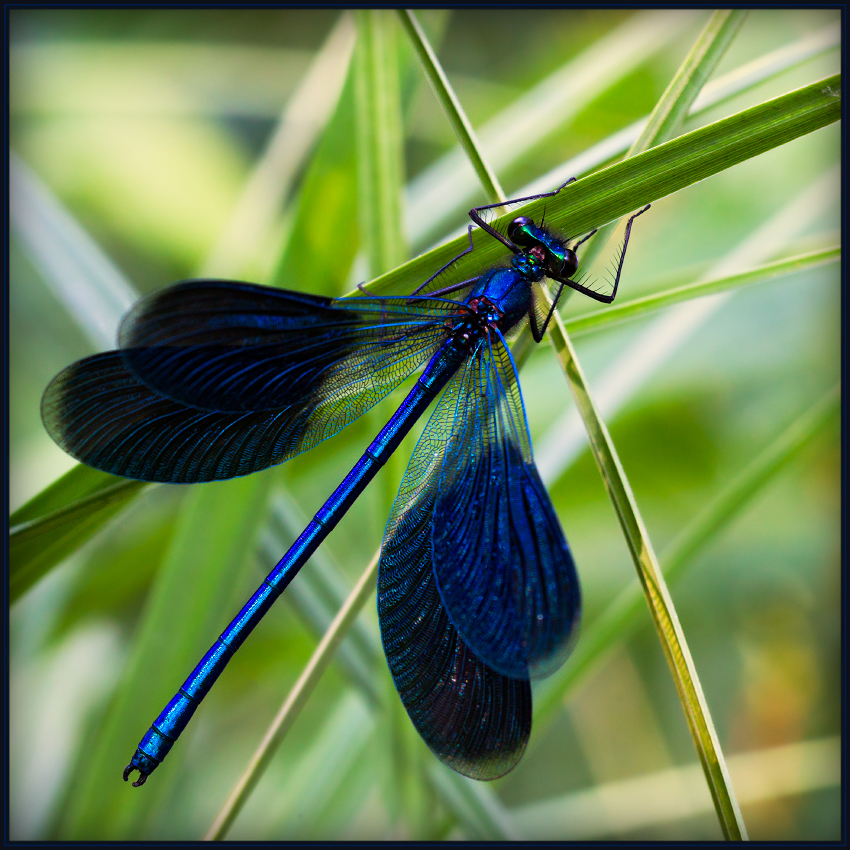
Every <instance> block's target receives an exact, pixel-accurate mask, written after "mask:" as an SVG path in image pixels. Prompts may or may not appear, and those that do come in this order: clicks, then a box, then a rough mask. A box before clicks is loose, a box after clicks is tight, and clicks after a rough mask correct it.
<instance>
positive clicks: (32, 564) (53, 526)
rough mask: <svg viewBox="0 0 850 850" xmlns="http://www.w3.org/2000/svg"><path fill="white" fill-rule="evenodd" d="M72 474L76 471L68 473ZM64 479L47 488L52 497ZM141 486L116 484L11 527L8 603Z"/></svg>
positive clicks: (136, 492)
mask: <svg viewBox="0 0 850 850" xmlns="http://www.w3.org/2000/svg"><path fill="white" fill-rule="evenodd" d="M74 472H76V469H72V470H71V473H74ZM69 474H70V473H69ZM67 477H68V476H67V475H66V476H63V478H61V479H60V480H59V481H58V482H56V483H55V484H54V485H52V487H51V488H48V489H49V490H50V491H51V493H52V494H55V493H56V491H57V490H58V489H60V488H61V487H62V486H63V483H64V482H66V480H67ZM77 477H84V478H89V477H90V476H77ZM144 486H145V482H144V481H130V480H127V479H124V480H119V481H118V482H117V483H112V484H109V485H108V486H104V487H101V488H99V489H98V491H97V492H94V493H92V494H91V495H89V496H86V497H84V498H81V499H76V500H75V501H73V502H72V503H71V504H69V505H67V506H66V507H64V508H60V509H59V510H56V511H53V512H51V513H48V514H46V515H43V516H40V517H39V518H38V519H34V520H31V521H29V522H24V523H21V524H20V525H17V526H14V527H12V528H11V529H10V533H9V595H10V602H12V603H14V602H15V601H16V600H18V599H19V598H20V597H21V596H22V595H23V594H24V593H26V592H27V591H28V590H29V589H30V588H31V587H32V586H33V585H34V584H35V583H36V582H37V581H38V580H39V579H40V578H42V576H44V575H45V574H46V573H47V572H49V571H50V570H51V569H52V568H53V567H54V566H56V564H59V563H61V562H62V561H63V560H64V559H65V558H67V557H68V556H69V555H70V554H72V553H73V552H75V551H76V550H77V549H79V547H80V546H82V544H83V543H85V542H86V541H87V540H88V539H89V538H90V537H91V536H92V535H93V534H94V533H95V532H96V531H97V530H98V529H100V528H101V527H102V526H103V525H104V524H105V523H106V522H108V521H109V520H110V519H112V517H113V516H115V514H117V513H118V512H119V511H120V510H121V509H122V508H124V507H125V506H126V505H127V504H128V503H129V502H130V501H131V500H132V499H133V498H135V496H137V495H138V493H139V492H140V491H141V490H142V488H143V487H144ZM42 496H43V497H44V499H45V500H46V498H47V496H46V495H45V493H42V494H41V495H40V496H39V497H36V498H41V497H42ZM25 507H26V506H25Z"/></svg>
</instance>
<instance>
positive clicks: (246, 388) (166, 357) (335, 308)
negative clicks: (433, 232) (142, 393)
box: [119, 280, 458, 411]
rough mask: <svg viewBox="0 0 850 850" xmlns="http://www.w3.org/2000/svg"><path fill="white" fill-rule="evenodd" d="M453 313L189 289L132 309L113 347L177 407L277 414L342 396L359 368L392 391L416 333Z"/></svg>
mask: <svg viewBox="0 0 850 850" xmlns="http://www.w3.org/2000/svg"><path fill="white" fill-rule="evenodd" d="M457 309H458V308H457V306H456V305H454V304H453V303H451V302H449V301H446V300H439V299H417V300H416V301H415V302H409V301H408V300H407V299H405V298H376V297H371V296H366V297H358V298H344V299H330V298H323V297H321V296H317V295H309V294H306V293H301V292H290V291H287V290H284V289H276V288H274V287H270V286H257V285H255V284H250V283H237V282H234V281H223V280H190V281H186V282H185V283H180V284H177V285H176V286H171V287H169V288H168V289H165V290H163V291H161V292H158V293H156V294H155V295H153V296H151V297H150V298H146V299H143V300H142V301H140V302H139V303H138V304H137V305H136V306H135V307H134V308H133V309H132V310H131V311H130V312H129V313H128V314H127V316H126V317H125V318H124V320H123V321H122V323H121V330H120V333H119V344H120V347H121V349H122V355H123V357H124V362H125V363H126V365H127V367H128V368H129V369H130V370H131V371H132V372H133V373H134V374H135V375H136V376H137V377H138V378H139V379H140V380H141V381H143V382H144V383H145V384H147V385H148V386H149V387H150V388H151V389H154V390H156V391H157V392H159V393H162V394H163V395H167V396H170V397H171V398H174V399H176V400H177V401H182V402H184V403H185V404H190V405H193V406H195V407H202V408H205V409H207V410H230V411H246V410H278V409H280V408H282V407H286V406H288V405H290V404H293V403H301V402H303V400H304V398H305V397H306V396H307V395H308V394H310V393H313V392H314V391H315V390H316V388H317V387H319V386H321V387H324V388H325V395H328V394H330V395H333V394H343V395H350V394H351V391H350V387H349V386H348V384H349V382H350V381H351V380H352V377H353V376H354V380H355V381H356V380H358V379H359V380H360V381H362V380H363V379H364V376H363V374H361V373H363V372H364V371H365V370H367V369H368V370H369V371H370V372H372V373H373V375H372V378H373V380H374V382H376V383H379V382H382V381H384V382H386V383H389V384H391V385H392V386H395V385H396V384H397V383H398V380H396V375H397V374H399V373H401V374H402V375H403V376H407V375H408V374H409V373H410V371H412V369H413V368H415V366H416V365H419V363H420V362H421V357H420V351H421V345H419V344H418V342H419V337H420V336H421V331H422V329H423V328H422V326H423V325H426V326H429V325H430V326H433V325H434V323H435V322H436V324H439V323H441V322H442V321H443V320H444V318H445V317H446V316H447V315H450V314H452V313H455V312H457ZM424 330H425V335H426V336H429V328H428V327H426V328H425V329H424ZM411 358H412V359H413V360H415V364H414V366H412V367H411V366H410V365H409V364H410V360H411ZM367 380H368V377H367Z"/></svg>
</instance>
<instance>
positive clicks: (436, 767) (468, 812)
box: [428, 762, 521, 841]
mask: <svg viewBox="0 0 850 850" xmlns="http://www.w3.org/2000/svg"><path fill="white" fill-rule="evenodd" d="M428 774H429V776H430V778H431V782H432V783H433V785H434V788H435V789H436V790H437V792H438V793H439V794H440V796H441V797H442V799H443V800H444V801H449V802H446V803H445V804H446V805H447V807H448V808H449V810H450V811H451V812H452V813H453V814H454V815H455V817H456V818H457V819H458V821H459V822H460V823H461V824H462V825H463V827H464V830H465V831H466V838H467V839H468V840H477V841H517V840H519V839H520V837H521V836H519V835H518V834H517V832H516V830H515V829H514V827H513V824H512V822H511V817H510V815H509V814H508V812H507V811H506V810H504V809H503V807H502V805H501V803H500V802H499V801H498V797H496V795H495V794H493V793H492V792H490V791H489V789H488V788H487V786H486V785H483V784H482V783H480V782H479V783H476V782H475V780H470V779H467V778H466V777H464V776H461V775H460V774H458V773H455V772H454V771H453V770H452V769H451V768H448V767H445V766H444V765H443V764H441V763H433V762H432V764H431V765H430V767H429V769H428Z"/></svg>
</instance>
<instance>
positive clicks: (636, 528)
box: [550, 312, 746, 841]
mask: <svg viewBox="0 0 850 850" xmlns="http://www.w3.org/2000/svg"><path fill="white" fill-rule="evenodd" d="M553 319H554V320H555V322H556V324H555V327H554V328H552V329H551V331H550V337H551V339H552V343H553V345H554V346H555V351H556V353H557V355H558V360H559V362H560V363H561V367H562V368H563V370H564V374H565V375H566V377H567V381H568V382H569V385H570V389H571V390H572V393H573V398H574V399H575V402H576V406H577V407H578V409H579V411H580V413H581V417H582V419H583V421H584V424H585V427H586V428H587V432H588V436H589V438H590V445H591V450H592V452H593V456H594V459H595V460H596V465H597V466H598V467H599V472H600V474H601V475H602V480H603V483H604V484H605V489H606V490H607V491H608V496H609V497H610V499H611V503H612V504H613V506H614V510H615V512H616V514H617V518H618V520H619V521H620V527H621V528H622V530H623V534H624V536H625V538H626V543H627V545H628V547H629V551H630V552H631V555H632V560H633V561H634V564H635V568H636V569H637V571H638V577H639V578H640V581H641V585H642V586H643V590H644V594H645V596H646V599H647V602H648V604H649V609H650V613H651V615H652V620H653V622H654V624H655V627H656V629H657V631H658V635H659V638H660V639H661V645H662V647H663V649H664V653H665V655H666V656H667V661H668V663H669V665H670V670H671V672H672V674H673V681H674V682H675V684H676V690H677V691H678V692H679V699H680V700H681V703H682V708H683V709H684V711H685V717H686V719H687V721H688V726H689V728H690V731H691V736H692V738H693V740H694V745H695V746H696V749H697V755H698V756H699V759H700V762H701V763H702V766H703V770H704V772H705V778H706V781H707V782H708V787H709V791H710V792H711V796H712V799H713V800H714V805H715V808H716V810H717V816H718V818H719V819H720V826H721V829H722V830H723V834H724V836H725V837H726V838H727V839H728V840H733V841H740V840H743V839H746V828H745V827H744V822H743V820H742V818H741V812H740V810H739V808H738V804H737V802H736V801H735V795H734V792H733V790H732V785H731V782H730V780H729V773H728V770H727V769H726V765H725V763H724V760H723V753H722V751H721V749H720V743H719V741H718V739H717V733H716V732H715V730H714V725H713V723H712V720H711V713H710V712H709V710H708V705H707V703H706V701H705V696H704V695H703V693H702V687H701V685H700V682H699V677H698V676H697V672H696V668H695V667H694V663H693V659H692V658H691V655H690V651H689V649H688V645H687V641H686V639H685V635H684V632H683V631H682V627H681V625H680V624H679V620H678V617H677V616H676V611H675V608H674V606H673V600H672V599H671V598H670V594H669V593H668V591H667V587H666V585H665V583H664V578H663V576H662V575H661V569H660V567H659V566H658V561H657V560H656V558H655V553H654V552H653V550H652V544H651V543H650V540H649V536H648V535H647V533H646V529H645V527H644V525H643V520H642V519H641V516H640V512H639V511H638V507H637V503H636V502H635V498H634V495H633V494H632V491H631V487H630V486H629V482H628V479H627V478H626V475H625V472H624V471H623V468H622V466H621V464H620V459H619V457H618V456H617V451H616V449H615V448H614V444H613V442H612V441H611V436H610V434H609V433H608V429H607V427H606V426H605V423H604V422H603V421H602V419H601V418H600V416H599V413H598V411H597V409H596V406H595V405H594V403H593V400H592V399H591V397H590V393H589V391H588V389H587V384H586V382H585V380H584V375H583V373H582V370H581V367H580V366H579V364H578V361H577V360H576V356H575V352H574V350H573V347H572V343H571V342H570V340H569V337H568V336H567V332H566V330H565V329H564V325H563V322H562V321H561V318H560V315H559V314H558V313H557V312H556V313H555V314H554V316H553Z"/></svg>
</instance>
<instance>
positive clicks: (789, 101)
mask: <svg viewBox="0 0 850 850" xmlns="http://www.w3.org/2000/svg"><path fill="white" fill-rule="evenodd" d="M840 115H841V88H840V77H838V76H835V77H830V78H828V79H826V80H822V81H820V82H818V83H815V84H813V85H810V86H806V87H804V88H801V89H798V90H796V91H793V92H789V93H788V94H784V95H781V96H780V97H777V98H774V99H773V100H769V101H767V102H765V103H761V104H758V105H757V106H754V107H751V108H750V109H745V110H743V111H742V112H738V113H736V114H735V115H731V116H729V117H728V118H723V119H721V120H719V121H715V122H714V123H713V124H709V125H708V126H706V127H701V128H699V129H698V130H693V131H692V132H690V133H687V134H686V135H684V136H679V137H678V138H675V139H672V140H671V141H669V142H665V143H664V144H663V145H658V146H656V147H654V148H651V149H650V150H648V151H645V152H644V153H642V154H638V155H637V156H634V157H630V158H629V159H627V160H625V161H623V162H619V163H616V164H615V165H611V166H609V167H608V168H605V169H603V170H602V171H598V172H595V173H594V174H591V175H588V176H586V177H583V178H582V179H581V180H578V181H576V182H575V183H571V184H570V185H569V186H566V187H565V188H564V189H562V190H561V192H559V193H558V194H557V195H556V196H555V197H553V198H544V199H541V200H538V201H532V202H531V203H529V204H527V205H526V206H525V207H523V208H522V213H523V214H524V215H528V216H530V217H531V218H532V219H534V218H535V217H536V218H539V217H540V214H541V213H542V212H543V211H544V208H545V213H546V221H547V222H548V223H549V224H550V225H551V227H552V228H553V229H555V230H558V231H560V232H563V233H567V234H580V233H587V232H589V231H590V230H593V228H594V227H600V226H601V225H603V224H605V223H607V222H609V221H612V220H613V219H615V218H619V217H620V216H622V215H625V214H626V213H628V212H631V211H632V210H635V209H638V208H639V207H641V206H643V205H644V204H647V203H650V202H652V201H655V200H658V199H659V198H662V197H664V196H665V195H669V194H672V193H673V192H677V191H679V190H680V189H683V188H685V187H686V186H690V185H692V184H694V183H697V182H699V181H700V180H704V179H705V178H707V177H710V176H712V175H713V174H717V173H719V172H721V171H723V170H725V169H727V168H731V167H732V166H733V165H737V164H738V163H740V162H744V161H745V160H747V159H750V158H752V157H754V156H758V155H759V154H762V153H765V152H766V151H768V150H771V149H772V148H774V147H778V146H779V145H782V144H785V143H787V142H790V141H791V140H793V139H796V138H799V137H800V136H803V135H806V134H807V133H811V132H813V131H815V130H818V129H820V128H821V127H825V126H827V125H828V124H831V123H832V122H834V121H837V120H838V119H839V118H840ZM517 214H518V212H517V211H516V210H514V211H513V212H512V213H511V215H517ZM502 224H504V223H502ZM467 244H468V243H467V238H466V235H465V234H464V235H463V236H459V237H457V238H456V239H453V240H451V241H450V242H447V243H445V244H443V245H441V246H439V247H438V248H435V249H434V250H432V251H428V252H427V253H425V254H422V255H420V256H419V257H417V258H416V259H414V260H411V261H410V262H408V263H406V264H405V265H403V266H401V267H399V268H397V269H394V270H393V271H391V272H388V273H387V274H384V275H382V276H381V277H379V278H377V279H376V280H373V281H372V282H371V283H370V284H369V285H368V287H367V288H368V289H369V291H371V292H374V293H376V294H387V293H393V292H395V293H400V292H404V291H409V287H410V285H411V283H412V282H414V281H415V282H421V281H423V280H425V279H426V278H428V277H429V275H431V274H433V272H434V271H435V270H436V269H438V268H440V266H442V265H444V264H445V263H446V262H448V261H449V260H451V259H452V258H453V257H456V256H457V255H458V254H459V253H460V252H461V251H462V250H463V249H464V248H465V247H466V246H467ZM473 244H474V246H475V250H474V252H473V254H472V255H470V256H467V257H463V258H462V259H461V260H459V261H458V270H459V272H460V273H465V272H467V271H468V273H469V276H470V277H471V276H472V275H473V274H474V273H475V270H476V269H480V268H483V267H485V266H487V265H490V264H495V263H496V262H498V261H499V260H500V259H502V258H503V256H504V253H505V252H504V248H503V246H501V245H499V244H495V240H494V239H491V238H489V237H488V236H487V234H481V233H480V232H477V231H474V232H473Z"/></svg>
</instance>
